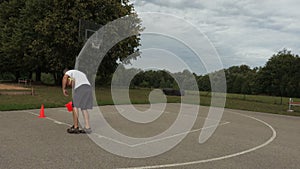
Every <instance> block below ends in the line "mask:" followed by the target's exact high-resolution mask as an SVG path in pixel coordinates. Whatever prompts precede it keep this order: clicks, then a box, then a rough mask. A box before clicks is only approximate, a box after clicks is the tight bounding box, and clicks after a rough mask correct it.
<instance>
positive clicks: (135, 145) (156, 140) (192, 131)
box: [130, 122, 230, 147]
mask: <svg viewBox="0 0 300 169" xmlns="http://www.w3.org/2000/svg"><path fill="white" fill-rule="evenodd" d="M229 123H230V122H225V123H222V124H217V125H211V126H208V127H205V128H199V129H195V130H191V131H187V132H183V133H178V134H175V135H172V136H168V137H164V138H161V139H155V140H151V141H146V142H143V143H139V144H134V145H131V146H130V147H137V146H141V145H145V144H148V143H153V142H158V141H161V140H166V139H169V138H173V137H177V136H180V135H184V134H189V133H194V132H197V131H200V130H205V129H209V128H213V127H216V126H223V125H226V124H229Z"/></svg>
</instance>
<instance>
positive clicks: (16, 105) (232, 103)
mask: <svg viewBox="0 0 300 169" xmlns="http://www.w3.org/2000/svg"><path fill="white" fill-rule="evenodd" d="M34 89H35V95H34V96H30V95H19V96H9V95H0V110H1V111H8V110H24V109H38V108H40V107H41V105H42V104H44V106H45V108H52V107H64V105H65V104H66V103H67V102H69V101H70V100H71V97H65V96H64V95H63V94H62V91H61V88H60V87H53V86H34ZM151 91H152V90H151V89H132V90H130V94H129V96H130V99H131V100H130V101H131V103H133V104H145V103H149V100H148V96H149V93H150V92H151ZM69 92H71V91H70V90H69ZM95 92H96V93H95V95H96V98H97V103H98V105H112V104H114V102H113V101H112V97H111V92H110V89H109V88H96V90H95ZM210 100H211V93H209V92H200V104H201V105H204V106H210ZM167 101H168V103H180V102H181V97H177V96H168V97H167ZM288 101H289V98H282V103H281V98H280V97H271V96H255V95H240V94H227V99H226V104H225V107H226V108H231V109H239V110H249V111H257V112H265V113H273V114H283V115H294V116H300V107H293V109H294V110H295V111H294V112H287V109H288ZM294 101H297V102H300V99H297V98H294ZM189 102H190V103H193V104H199V103H196V102H193V100H190V101H189ZM123 103H124V104H126V103H128V102H123Z"/></svg>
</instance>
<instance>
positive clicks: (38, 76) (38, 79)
mask: <svg viewBox="0 0 300 169" xmlns="http://www.w3.org/2000/svg"><path fill="white" fill-rule="evenodd" d="M35 75H36V76H35V81H36V82H41V77H42V71H41V69H40V68H37V69H36V71H35Z"/></svg>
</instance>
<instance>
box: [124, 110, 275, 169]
mask: <svg viewBox="0 0 300 169" xmlns="http://www.w3.org/2000/svg"><path fill="white" fill-rule="evenodd" d="M230 113H233V114H238V115H240V116H244V117H247V118H251V119H253V120H256V121H258V122H261V123H263V124H264V125H266V126H267V127H269V128H270V129H271V130H272V136H271V137H270V138H269V139H268V140H267V141H266V142H265V143H263V144H261V145H259V146H256V147H253V148H251V149H248V150H245V151H241V152H238V153H234V154H229V155H226V156H221V157H216V158H211V159H206V160H199V161H191V162H185V163H175V164H163V165H153V166H142V167H128V168H119V169H152V168H168V167H179V166H186V165H193V164H200V163H206V162H212V161H218V160H224V159H227V158H232V157H236V156H240V155H243V154H246V153H250V152H252V151H256V150H258V149H260V148H263V147H265V146H266V145H268V144H270V143H271V142H272V141H273V140H274V139H275V138H276V136H277V133H276V130H275V129H274V128H273V127H272V126H271V125H270V124H268V123H267V122H265V121H263V120H260V119H257V118H255V117H252V116H248V115H244V114H241V113H237V112H233V111H230Z"/></svg>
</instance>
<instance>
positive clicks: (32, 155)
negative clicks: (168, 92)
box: [0, 103, 300, 169]
mask: <svg viewBox="0 0 300 169" xmlns="http://www.w3.org/2000/svg"><path fill="white" fill-rule="evenodd" d="M120 108H121V109H124V108H126V107H124V106H123V107H122V106H120V107H119V109H118V110H120ZM135 108H136V109H138V110H141V111H145V110H147V109H148V108H149V105H135ZM179 108H180V104H175V103H174V104H173V103H172V104H167V106H166V109H165V111H164V113H163V114H162V115H161V116H160V117H159V118H158V119H156V120H155V121H153V122H151V123H147V124H138V123H134V122H131V121H129V120H127V119H125V118H124V117H123V116H121V115H120V114H119V113H118V111H117V109H116V108H115V107H114V106H101V107H100V110H101V112H102V114H103V116H104V118H105V120H106V121H107V123H109V124H110V125H111V127H112V128H114V129H115V130H117V131H118V132H120V133H122V134H124V135H127V136H130V137H134V138H147V137H152V136H155V135H158V134H160V133H162V132H164V131H166V130H167V129H168V128H169V127H170V126H171V125H172V124H173V122H174V121H175V120H176V118H177V116H178V113H179ZM208 110H209V108H208V107H202V106H201V107H200V110H199V114H198V116H197V119H196V121H195V124H194V126H193V128H192V130H190V131H189V132H188V133H176V134H174V135H173V136H170V137H168V138H160V139H156V140H151V142H150V141H149V142H147V141H146V142H143V143H136V144H135V143H132V144H131V143H128V142H127V141H125V140H124V141H122V140H116V139H115V138H109V137H106V136H105V135H102V134H101V133H98V132H97V128H93V130H94V131H95V132H93V133H92V134H91V136H92V137H98V138H101V140H100V141H103V142H111V144H112V145H117V144H122V146H127V148H128V149H130V148H134V147H137V146H145V145H147V144H151V143H153V142H161V141H164V140H165V139H168V140H171V141H172V139H175V138H176V137H177V136H179V135H181V134H187V136H186V137H185V138H184V139H183V140H182V141H181V142H180V143H179V144H178V145H176V146H175V147H174V148H172V149H171V150H169V151H167V152H165V153H163V154H160V155H157V156H154V157H149V158H141V159H139V158H126V157H121V156H118V155H115V154H112V153H110V152H108V151H106V150H104V149H103V148H101V147H100V146H98V145H97V144H96V143H95V142H94V141H93V140H91V139H90V138H89V137H88V135H85V134H68V133H67V132H66V129H67V128H68V127H69V126H71V124H72V117H71V114H70V113H68V112H67V110H66V109H65V108H53V109H47V108H46V109H45V115H46V118H38V116H39V112H40V110H24V111H11V112H0V127H1V130H0V134H1V137H0V142H1V144H0V152H1V153H0V168H101V169H102V168H136V169H139V168H191V169H192V168H249V169H250V168H278V169H279V168H289V169H291V168H295V169H296V168H299V167H300V165H299V163H298V162H297V161H298V158H299V156H300V147H299V145H298V144H299V142H300V132H299V129H300V118H299V117H290V116H280V115H273V114H265V113H257V112H246V111H238V110H230V109H225V111H224V114H223V117H222V119H221V121H220V122H219V123H218V124H217V129H216V131H215V132H214V134H213V135H212V137H210V138H209V140H208V141H206V142H205V143H203V144H199V141H198V140H199V135H200V133H201V132H203V131H204V130H208V129H209V128H210V127H214V126H209V127H206V128H203V124H204V122H205V121H206V120H211V121H213V120H215V119H207V118H206V117H207V113H208ZM187 111H188V110H187ZM91 113H94V112H91ZM80 115H81V114H80ZM186 116H189V115H188V113H187V114H186ZM91 121H93V119H91ZM99 126H101V124H100V125H98V126H97V127H99Z"/></svg>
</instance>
